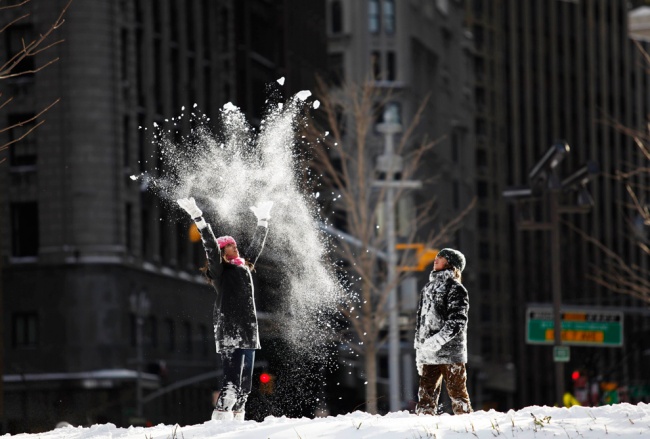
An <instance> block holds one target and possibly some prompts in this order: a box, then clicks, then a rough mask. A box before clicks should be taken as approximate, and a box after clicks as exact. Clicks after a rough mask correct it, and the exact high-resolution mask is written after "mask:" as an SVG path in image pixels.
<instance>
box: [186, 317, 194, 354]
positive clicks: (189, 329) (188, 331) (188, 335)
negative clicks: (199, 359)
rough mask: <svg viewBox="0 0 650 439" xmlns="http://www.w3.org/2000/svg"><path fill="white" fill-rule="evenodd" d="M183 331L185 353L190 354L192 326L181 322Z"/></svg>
mask: <svg viewBox="0 0 650 439" xmlns="http://www.w3.org/2000/svg"><path fill="white" fill-rule="evenodd" d="M183 331H184V332H185V353H187V354H190V353H192V345H193V344H194V343H193V340H192V324H191V323H190V322H183Z"/></svg>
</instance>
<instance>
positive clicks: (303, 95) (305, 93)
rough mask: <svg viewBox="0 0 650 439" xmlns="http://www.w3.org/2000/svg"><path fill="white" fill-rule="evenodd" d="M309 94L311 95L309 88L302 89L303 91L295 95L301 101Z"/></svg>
mask: <svg viewBox="0 0 650 439" xmlns="http://www.w3.org/2000/svg"><path fill="white" fill-rule="evenodd" d="M309 96H311V92H310V91H309V90H303V91H299V92H298V93H296V97H297V98H298V99H300V100H301V101H304V100H305V99H307V98H308V97H309Z"/></svg>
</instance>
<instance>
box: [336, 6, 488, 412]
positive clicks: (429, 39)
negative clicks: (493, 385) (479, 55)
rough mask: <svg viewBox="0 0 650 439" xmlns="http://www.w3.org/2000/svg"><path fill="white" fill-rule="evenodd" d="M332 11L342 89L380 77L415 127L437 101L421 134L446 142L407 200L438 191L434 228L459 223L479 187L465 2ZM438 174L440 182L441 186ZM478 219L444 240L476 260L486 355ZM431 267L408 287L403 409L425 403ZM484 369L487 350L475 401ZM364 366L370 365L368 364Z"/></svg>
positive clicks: (375, 141)
mask: <svg viewBox="0 0 650 439" xmlns="http://www.w3.org/2000/svg"><path fill="white" fill-rule="evenodd" d="M327 13H328V28H327V34H328V38H329V44H328V54H329V68H330V75H329V78H330V81H331V83H332V85H333V86H334V87H336V86H337V85H340V84H343V83H351V84H366V83H368V82H369V83H371V84H372V85H373V86H374V87H375V88H376V89H377V90H380V91H382V92H383V93H380V95H381V96H382V99H383V98H384V97H385V96H390V98H389V102H387V103H386V105H387V106H390V107H391V109H393V110H394V111H395V113H396V115H397V118H398V120H399V121H400V123H401V124H402V125H403V126H405V127H406V126H408V125H410V123H411V121H412V120H413V118H414V116H415V114H416V112H417V110H418V108H419V107H420V105H421V104H422V103H423V102H424V98H425V97H428V98H429V99H428V101H427V103H426V107H425V108H424V111H423V113H422V121H421V123H420V124H419V126H418V128H417V130H416V132H415V133H414V134H413V136H412V140H413V141H419V140H420V139H422V138H429V139H440V140H439V143H438V145H436V146H435V147H434V149H433V150H432V152H431V154H429V155H427V156H426V157H425V158H424V159H423V160H422V163H421V164H420V169H421V171H420V172H419V174H418V175H417V176H416V177H417V178H420V179H421V180H423V181H426V183H425V184H424V186H423V188H422V189H420V190H413V191H409V193H408V194H407V195H406V196H404V199H405V200H406V201H407V204H410V205H412V206H421V205H423V204H424V202H425V201H427V200H430V199H431V197H436V200H437V205H436V211H437V213H438V217H437V218H436V221H435V223H434V227H440V226H441V225H442V224H444V223H446V222H448V221H451V220H453V219H454V218H456V217H457V216H458V215H459V214H460V212H461V211H462V210H463V209H464V208H465V207H466V206H468V205H469V204H470V203H471V201H472V199H473V197H474V196H475V192H476V181H475V175H476V169H475V161H474V155H475V153H474V144H475V127H474V123H475V121H474V98H473V93H472V87H473V83H474V79H473V65H472V60H473V42H472V40H471V38H469V36H468V34H467V33H466V32H465V26H464V9H463V8H462V5H461V4H460V3H459V2H457V1H437V2H434V1H416V0H413V1H394V0H364V1H353V0H350V1H345V0H329V1H328V4H327ZM350 125H351V124H350ZM368 144H369V145H370V146H371V147H374V148H376V150H377V151H378V153H380V152H381V151H382V150H383V148H384V138H383V136H382V134H381V133H380V132H379V131H377V130H374V131H373V133H372V134H371V135H370V138H369V140H368ZM433 176H437V178H436V179H435V182H433V183H432V182H431V178H432V177H433ZM398 211H399V212H398V213H397V215H398V216H400V215H403V213H400V212H402V211H401V209H398ZM404 212H406V210H405V211H404ZM407 221H408V219H407ZM475 221H476V215H475V214H474V213H471V214H470V215H469V217H468V218H467V219H466V220H465V221H464V222H463V226H462V227H461V229H460V230H459V232H458V233H457V234H456V235H455V236H454V237H453V239H452V240H450V241H448V242H444V243H437V244H438V245H440V244H442V245H444V246H450V247H456V248H459V249H461V250H462V251H463V252H464V253H465V255H466V256H467V259H468V261H469V263H468V267H467V269H466V271H465V272H464V273H463V282H464V283H465V285H466V286H467V287H468V289H469V290H470V291H471V297H472V298H471V300H472V303H471V311H470V323H469V337H468V338H469V343H470V348H469V350H470V353H472V352H478V351H479V348H478V343H480V342H481V338H480V337H479V336H478V334H480V332H481V328H480V326H479V320H478V316H479V309H480V299H479V297H480V296H481V293H479V292H478V291H477V290H478V287H479V280H480V279H479V273H480V272H481V270H480V266H479V263H478V251H479V245H477V239H476V238H477V236H478V229H477V228H476V225H475ZM426 234H427V231H426V230H421V234H419V235H418V236H419V237H420V238H421V237H422V236H425V235H426ZM398 235H400V236H398V239H400V240H404V239H405V236H402V234H401V232H400V231H398ZM406 235H408V232H407V233H406ZM425 244H427V247H429V246H430V245H431V243H425ZM429 270H431V265H430V264H429V266H428V267H427V268H426V272H421V273H419V274H417V275H416V276H412V277H410V278H408V279H406V280H405V281H404V282H403V283H402V285H401V286H400V293H399V294H400V303H402V304H403V305H402V308H401V309H400V313H401V315H402V317H403V319H402V321H403V322H410V323H408V324H402V327H401V329H402V332H403V338H402V344H401V347H400V369H401V371H400V376H399V378H398V379H399V387H400V392H401V394H400V401H401V404H402V407H401V408H407V407H409V406H412V404H414V403H415V402H416V401H417V388H418V377H417V373H416V371H415V358H414V354H413V323H412V322H413V316H414V315H415V312H416V309H415V308H416V307H417V296H418V294H419V291H420V289H421V288H422V287H423V286H424V284H425V283H426V282H427V279H428V275H429ZM475 300H476V302H474V301H475ZM475 303H476V305H475ZM475 310H476V311H475ZM388 364H389V350H388V349H384V350H383V351H382V352H380V354H379V379H378V382H379V388H378V396H379V397H380V399H379V400H378V405H379V410H380V411H386V410H388V409H389V407H388V401H389V395H390V386H389V383H390V381H391V380H394V379H396V378H395V377H392V376H389V373H390V371H389V367H388ZM484 366H485V365H484V362H482V360H481V359H480V358H479V357H478V356H476V357H472V358H471V359H470V366H469V382H470V384H469V387H470V389H469V390H470V392H473V394H472V397H473V398H474V399H476V396H477V395H478V394H479V393H480V391H479V392H477V388H478V387H480V386H481V385H482V384H481V383H482V380H483V379H482V378H481V376H482V375H483V370H484ZM357 367H359V368H362V367H363V365H362V364H361V363H359V364H358V366H357ZM361 388H363V387H361ZM360 397H362V396H360ZM480 399H481V397H480V396H479V400H480ZM361 402H363V400H361Z"/></svg>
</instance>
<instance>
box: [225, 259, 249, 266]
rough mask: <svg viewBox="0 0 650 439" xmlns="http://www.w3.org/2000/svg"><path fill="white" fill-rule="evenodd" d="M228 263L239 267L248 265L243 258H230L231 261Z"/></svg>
mask: <svg viewBox="0 0 650 439" xmlns="http://www.w3.org/2000/svg"><path fill="white" fill-rule="evenodd" d="M228 262H230V263H231V264H233V265H237V266H239V265H244V264H245V263H246V261H245V260H244V258H242V257H239V258H230V259H228Z"/></svg>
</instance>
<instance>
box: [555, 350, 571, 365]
mask: <svg viewBox="0 0 650 439" xmlns="http://www.w3.org/2000/svg"><path fill="white" fill-rule="evenodd" d="M570 359H571V348H570V347H569V346H553V361H555V362H557V363H559V362H561V363H566V362H567V361H569V360H570Z"/></svg>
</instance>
